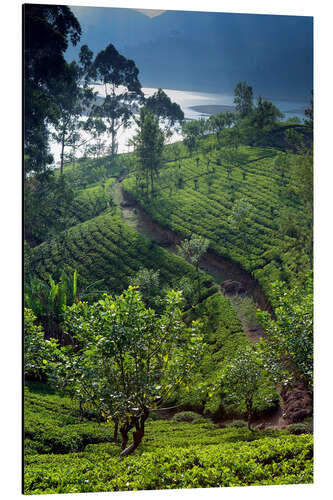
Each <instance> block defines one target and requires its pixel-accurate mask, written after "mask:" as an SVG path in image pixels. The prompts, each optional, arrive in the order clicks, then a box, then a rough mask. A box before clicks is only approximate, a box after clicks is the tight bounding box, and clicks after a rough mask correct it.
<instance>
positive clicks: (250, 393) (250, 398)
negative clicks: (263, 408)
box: [221, 347, 264, 429]
mask: <svg viewBox="0 0 333 500" xmlns="http://www.w3.org/2000/svg"><path fill="white" fill-rule="evenodd" d="M263 374H264V369H263V367H262V363H261V361H260V359H259V357H258V355H257V354H256V352H255V351H254V349H253V348H251V347H248V348H245V349H244V350H242V351H239V352H238V353H237V354H236V355H235V357H234V358H233V359H232V361H231V362H230V363H229V364H228V365H227V366H226V368H225V371H224V374H223V376H222V379H221V382H222V387H223V389H224V391H225V392H226V393H227V394H228V395H229V397H230V398H231V399H232V400H234V401H235V402H237V403H244V404H245V408H246V413H247V425H248V428H249V429H251V420H252V415H253V403H254V398H255V396H256V395H257V393H258V390H259V389H260V383H261V382H262V379H263Z"/></svg>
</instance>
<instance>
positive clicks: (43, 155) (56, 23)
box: [23, 4, 81, 174]
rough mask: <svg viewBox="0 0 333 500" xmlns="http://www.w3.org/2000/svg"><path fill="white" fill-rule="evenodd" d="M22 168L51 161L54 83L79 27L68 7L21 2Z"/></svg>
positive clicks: (35, 169) (37, 169) (35, 168)
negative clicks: (50, 145) (22, 24)
mask: <svg viewBox="0 0 333 500" xmlns="http://www.w3.org/2000/svg"><path fill="white" fill-rule="evenodd" d="M23 20H24V33H23V35H24V38H23V41H24V46H23V49H24V59H23V62H24V154H25V160H26V161H25V163H24V172H25V174H27V173H29V172H34V173H37V172H44V171H45V170H46V169H47V168H48V165H50V164H51V163H52V157H51V155H50V153H49V149H48V139H49V125H50V124H56V123H57V119H58V114H57V106H56V103H55V96H56V94H55V91H54V88H53V87H54V85H55V83H56V82H58V81H60V80H63V79H64V78H66V75H67V63H66V61H65V58H64V53H65V51H66V50H67V47H68V45H69V43H72V44H73V45H76V44H77V43H78V41H79V39H80V36H81V27H80V24H79V22H78V20H77V19H76V17H75V16H74V15H73V13H72V12H71V10H70V9H69V7H65V6H60V5H37V4H25V5H23Z"/></svg>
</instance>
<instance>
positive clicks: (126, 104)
mask: <svg viewBox="0 0 333 500" xmlns="http://www.w3.org/2000/svg"><path fill="white" fill-rule="evenodd" d="M90 74H92V75H93V76H94V77H95V79H97V81H101V82H102V83H103V84H104V91H105V98H104V101H103V103H102V104H101V105H100V106H94V111H95V114H96V115H97V116H98V117H100V118H103V119H104V120H105V121H106V124H107V127H108V131H109V133H110V134H111V155H112V156H113V155H114V154H116V151H117V133H118V132H119V130H120V129H121V127H124V128H126V127H128V126H129V124H130V119H131V117H132V116H133V113H134V111H135V110H136V105H137V104H138V103H139V102H141V101H142V99H143V94H142V91H141V83H140V82H139V79H138V74H139V70H138V69H137V67H136V65H135V63H134V61H132V60H131V59H126V58H125V57H124V56H122V55H121V54H119V52H118V51H117V50H116V48H115V47H114V46H113V45H112V44H110V45H108V46H107V47H106V48H105V49H104V50H101V51H100V52H99V53H98V54H97V56H96V59H95V61H94V63H93V64H92V67H91V70H90Z"/></svg>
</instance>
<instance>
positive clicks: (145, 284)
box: [130, 268, 164, 311]
mask: <svg viewBox="0 0 333 500" xmlns="http://www.w3.org/2000/svg"><path fill="white" fill-rule="evenodd" d="M130 284H131V285H132V286H135V287H138V289H139V292H140V294H141V297H142V299H143V301H144V303H145V304H146V306H147V307H152V308H153V309H154V310H155V311H160V309H161V306H162V304H163V295H164V291H163V290H161V285H160V270H159V269H158V270H157V271H154V269H147V268H141V269H139V271H138V272H137V273H136V274H135V275H134V276H133V277H132V278H131V280H130Z"/></svg>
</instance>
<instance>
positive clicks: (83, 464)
mask: <svg viewBox="0 0 333 500" xmlns="http://www.w3.org/2000/svg"><path fill="white" fill-rule="evenodd" d="M25 401H26V408H25V424H26V431H25V436H26V448H25V483H24V487H25V493H26V494H40V493H79V492H97V491H125V490H145V489H168V488H200V487H220V486H221V487H222V486H242V485H243V486H245V485H265V484H271V485H273V484H275V485H277V484H299V483H303V484H304V483H310V482H312V456H313V445H312V436H311V435H305V434H303V435H299V436H295V435H290V434H289V432H288V431H287V430H285V431H275V430H266V431H258V430H256V431H249V430H248V429H247V428H245V427H241V428H234V427H226V428H224V429H221V428H219V427H218V426H216V425H214V424H213V423H212V422H210V421H209V420H205V419H202V418H201V419H200V418H197V419H194V420H193V421H192V422H183V421H177V420H176V419H175V418H173V419H170V420H161V419H159V418H158V419H157V420H156V418H157V417H155V418H154V417H151V418H150V419H149V420H148V422H147V425H146V431H145V438H144V441H143V443H142V446H141V447H140V448H138V450H137V451H136V452H135V454H134V455H132V456H131V457H128V458H126V460H120V459H119V451H120V445H119V444H118V443H114V442H112V439H113V424H112V423H108V424H105V423H98V422H96V421H94V420H93V418H94V417H93V416H90V418H87V417H86V416H85V417H83V416H80V414H79V409H78V407H77V406H76V405H75V404H74V403H73V402H72V401H71V400H70V399H69V398H68V397H66V396H64V395H61V394H58V393H57V392H55V391H53V390H51V389H50V388H49V387H48V386H45V385H43V384H34V383H30V384H29V388H28V389H27V390H26V394H25Z"/></svg>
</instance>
